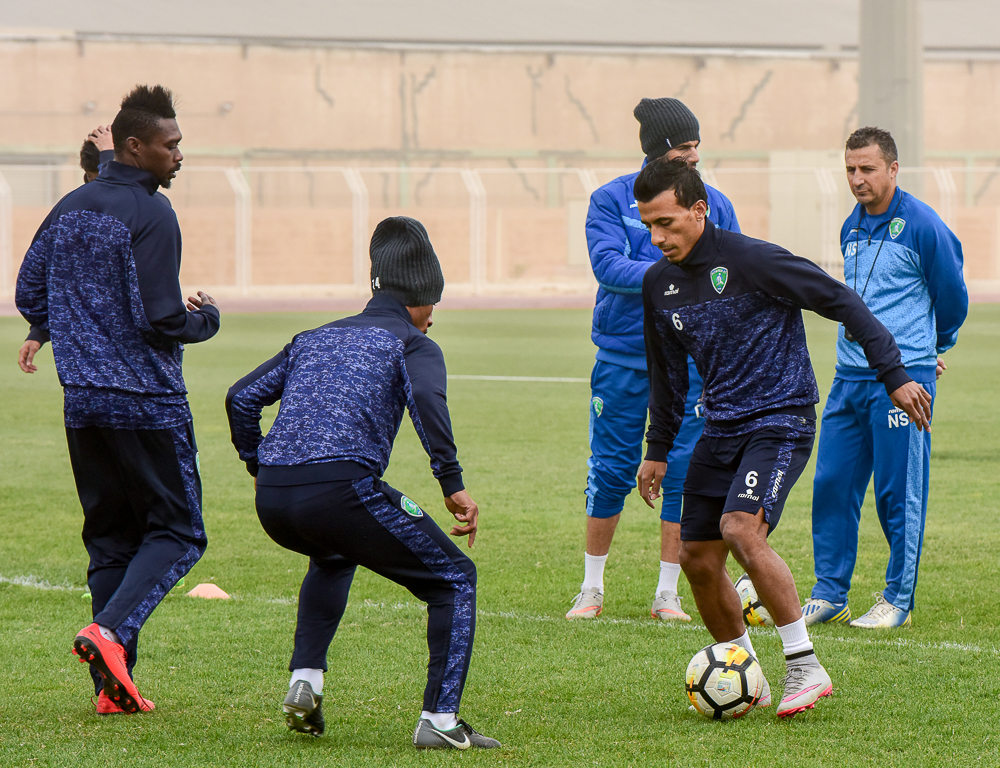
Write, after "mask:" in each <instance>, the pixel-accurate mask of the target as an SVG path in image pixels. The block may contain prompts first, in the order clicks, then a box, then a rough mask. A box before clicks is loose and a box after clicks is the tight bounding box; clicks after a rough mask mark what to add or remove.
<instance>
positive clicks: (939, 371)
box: [934, 357, 948, 379]
mask: <svg viewBox="0 0 1000 768" xmlns="http://www.w3.org/2000/svg"><path fill="white" fill-rule="evenodd" d="M947 370H948V366H947V365H945V364H944V360H943V359H942V358H940V357H939V358H938V359H937V368H936V369H935V370H934V378H935V379H940V378H941V374H942V373H944V372H945V371H947Z"/></svg>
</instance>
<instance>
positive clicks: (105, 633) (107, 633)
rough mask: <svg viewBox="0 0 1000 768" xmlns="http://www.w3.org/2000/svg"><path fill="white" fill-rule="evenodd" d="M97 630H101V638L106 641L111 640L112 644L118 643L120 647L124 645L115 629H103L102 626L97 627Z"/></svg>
mask: <svg viewBox="0 0 1000 768" xmlns="http://www.w3.org/2000/svg"><path fill="white" fill-rule="evenodd" d="M97 628H98V629H99V630H101V636H102V637H103V638H104V639H105V640H110V641H111V642H112V643H118V645H121V644H122V641H121V640H119V639H118V635H117V634H115V631H114V630H113V629H108V628H107V627H102V626H101V625H100V624H98V625H97Z"/></svg>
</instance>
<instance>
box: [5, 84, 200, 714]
mask: <svg viewBox="0 0 1000 768" xmlns="http://www.w3.org/2000/svg"><path fill="white" fill-rule="evenodd" d="M111 132H112V136H113V139H114V148H115V154H114V160H113V161H112V162H110V163H108V165H107V167H106V169H105V172H104V173H103V174H102V175H100V176H99V177H98V178H97V179H96V180H95V181H93V182H92V183H89V184H85V185H83V186H82V187H79V188H78V189H76V190H74V191H72V192H70V193H69V194H68V195H66V196H65V197H64V198H63V199H62V200H60V201H59V203H57V204H56V206H55V208H53V209H52V212H51V213H50V214H49V215H48V217H47V218H46V219H45V221H44V222H42V225H41V227H39V229H38V232H37V233H36V234H35V238H34V240H33V241H32V244H31V247H30V248H29V249H28V252H27V254H26V255H25V257H24V262H23V263H22V265H21V270H20V272H19V274H18V280H17V291H16V296H15V300H16V303H17V307H18V310H19V311H20V312H21V314H22V315H23V316H24V318H25V319H26V320H28V322H29V323H31V325H32V326H33V327H34V328H37V329H39V330H40V331H42V332H43V333H44V334H47V335H48V336H49V337H50V338H51V341H52V350H53V356H54V358H55V364H56V370H57V371H58V373H59V381H60V383H61V384H62V386H63V391H64V411H65V423H66V439H67V443H68V444H69V455H70V462H71V464H72V467H73V475H74V477H75V479H76V486H77V491H78V493H79V496H80V503H81V505H82V506H83V514H84V523H83V542H84V546H85V547H86V548H87V553H88V554H89V556H90V564H89V567H88V569H87V584H88V586H89V588H90V593H91V596H92V607H93V615H94V622H93V623H92V624H90V625H89V626H87V627H84V628H83V629H82V630H80V632H79V633H78V634H77V636H76V639H75V640H74V643H73V646H74V647H73V652H74V653H76V654H77V655H78V656H79V657H80V661H87V662H89V663H90V665H91V675H92V676H93V678H94V684H95V691H96V692H97V694H98V700H97V712H98V713H99V714H115V713H121V712H125V713H135V712H147V711H149V710H151V709H153V704H152V702H150V701H149V700H148V699H145V698H143V697H142V696H141V695H140V694H139V691H138V689H137V688H136V686H135V683H134V682H133V680H132V669H133V668H134V666H135V662H136V648H137V642H138V635H139V631H140V629H141V628H142V626H143V624H144V623H145V621H146V620H147V619H148V618H149V615H150V613H152V611H153V609H154V608H155V607H156V606H157V605H158V604H159V602H160V601H161V600H162V599H163V597H164V595H166V593H167V592H169V591H170V589H171V587H173V586H174V584H175V583H176V582H177V581H179V580H180V579H181V577H183V576H184V574H185V573H187V572H188V571H189V570H190V569H191V566H193V565H194V564H195V562H197V561H198V559H199V558H200V557H201V555H202V553H203V552H204V551H205V545H206V538H205V529H204V525H203V522H202V515H201V480H200V476H199V470H198V449H197V446H196V444H195V439H194V430H193V427H192V422H191V410H190V408H189V407H188V402H187V397H186V395H187V391H186V389H185V386H184V378H183V375H182V372H181V356H182V353H183V345H184V344H185V343H194V342H199V341H205V340H206V339H209V338H211V337H212V336H214V335H215V333H216V332H217V331H218V329H219V310H218V308H217V306H216V304H215V301H214V300H213V299H212V297H211V296H209V295H207V294H205V293H202V292H200V291H199V292H198V295H197V297H189V298H188V300H187V303H186V304H185V302H184V300H183V296H182V294H181V289H180V283H179V279H178V278H179V271H180V259H181V234H180V228H179V227H178V225H177V217H176V215H174V212H173V210H172V209H171V208H170V207H169V205H165V204H164V202H163V201H162V200H159V199H157V198H156V197H155V194H156V192H157V190H158V189H159V188H160V187H164V188H168V187H169V186H170V182H171V179H173V178H174V176H175V175H176V173H177V171H178V170H179V169H180V167H181V160H183V155H182V154H181V151H180V149H179V148H178V144H179V143H180V141H181V132H180V129H179V128H178V126H177V120H176V112H175V111H174V107H173V99H172V96H171V93H170V91H169V90H167V89H166V88H163V87H162V86H159V85H157V86H153V87H148V86H137V87H136V88H135V89H134V90H133V91H132V92H131V93H129V94H128V95H127V96H126V97H125V98H124V99H123V100H122V103H121V110H120V111H119V112H118V115H117V116H116V117H115V120H114V122H113V124H112V127H111ZM164 199H165V198H164Z"/></svg>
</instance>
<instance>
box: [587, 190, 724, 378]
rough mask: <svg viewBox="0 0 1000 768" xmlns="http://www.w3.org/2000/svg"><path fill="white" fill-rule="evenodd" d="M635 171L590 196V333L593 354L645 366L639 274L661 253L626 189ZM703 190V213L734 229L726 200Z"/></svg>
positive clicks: (588, 213) (615, 361) (720, 225)
mask: <svg viewBox="0 0 1000 768" xmlns="http://www.w3.org/2000/svg"><path fill="white" fill-rule="evenodd" d="M638 175H639V172H638V171H636V172H635V173H630V174H628V175H626V176H619V177H618V178H617V179H614V180H613V181H610V182H608V183H607V184H605V185H604V186H603V187H601V188H600V189H598V190H597V191H595V192H594V194H593V195H591V196H590V210H589V211H588V212H587V248H588V249H589V250H590V263H591V266H592V267H593V269H594V277H596V278H597V283H598V285H599V286H600V287H599V288H598V289H597V305H596V306H595V307H594V325H593V331H592V333H591V338H592V339H593V340H594V344H596V345H597V347H598V350H597V359H598V360H601V361H604V362H608V363H615V364H616V365H621V366H624V367H626V368H633V369H635V370H639V371H644V370H646V347H645V344H644V342H643V337H642V278H643V276H644V275H645V274H646V270H647V269H649V268H650V267H651V266H653V264H655V263H656V262H657V261H659V260H660V259H661V258H662V256H663V254H662V253H660V249H659V248H657V247H655V246H654V245H653V243H652V242H651V241H650V239H649V231H648V230H647V229H646V227H645V225H643V223H642V222H641V221H640V220H639V207H638V203H636V201H635V195H634V194H633V193H632V186H633V184H634V183H635V179H636V177H637V176H638ZM705 190H706V191H707V192H708V218H709V219H710V220H711V221H712V223H714V224H715V225H716V226H717V227H719V228H720V229H727V230H730V231H731V232H739V231H740V225H739V223H738V222H737V221H736V213H735V212H734V211H733V204H732V203H730V202H729V199H728V198H727V197H726V196H725V195H723V194H722V193H721V192H719V190H717V189H715V188H714V187H710V186H708V185H707V184H706V185H705Z"/></svg>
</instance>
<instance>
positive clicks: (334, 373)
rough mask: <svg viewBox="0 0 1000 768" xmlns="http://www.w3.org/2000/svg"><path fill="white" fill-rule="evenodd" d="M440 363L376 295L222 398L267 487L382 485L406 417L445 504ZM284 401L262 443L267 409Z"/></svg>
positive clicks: (449, 476) (451, 451)
mask: <svg viewBox="0 0 1000 768" xmlns="http://www.w3.org/2000/svg"><path fill="white" fill-rule="evenodd" d="M447 378H448V377H447V371H446V370H445V365H444V355H442V353H441V348H440V347H438V345H437V344H435V343H434V342H433V341H432V340H431V339H430V338H429V337H428V336H427V335H426V334H424V333H421V332H420V331H419V330H417V328H416V327H415V326H414V325H413V323H412V321H411V320H410V315H409V313H408V312H407V310H406V307H405V306H403V304H402V303H401V302H400V301H399V300H398V299H396V298H394V297H392V296H389V295H388V294H386V293H381V292H380V293H378V294H376V295H375V296H374V297H373V298H372V300H371V301H370V302H368V306H366V307H365V310H364V311H363V312H362V313H361V314H360V315H355V316H354V317H347V318H344V319H342V320H336V321H334V322H332V323H328V324H326V325H324V326H321V327H319V328H315V329H313V330H311V331H305V332H303V333H300V334H298V335H297V336H296V337H295V338H294V339H292V341H291V343H290V344H288V345H287V346H286V347H285V348H284V349H283V350H282V351H281V352H279V353H278V354H277V355H275V356H274V357H273V358H271V359H270V360H268V361H267V362H266V363H264V364H263V365H261V366H260V367H258V368H257V369H256V370H255V371H253V372H251V373H250V374H248V375H247V376H245V377H243V378H242V379H240V380H239V381H238V382H237V383H236V384H234V385H233V386H232V388H230V390H229V394H228V396H227V397H226V412H227V413H228V415H229V424H230V429H231V431H232V439H233V445H235V446H236V450H237V451H238V452H239V455H240V458H241V459H242V460H243V461H244V462H246V465H247V470H248V471H249V472H250V474H252V475H254V476H255V477H259V478H260V480H261V481H262V482H264V481H266V483H267V484H270V485H299V484H304V483H316V482H323V481H326V480H339V479H347V478H353V477H361V476H364V475H367V474H373V475H375V476H377V477H381V476H382V475H383V474H384V473H385V470H386V467H387V466H388V465H389V454H390V453H391V452H392V444H393V441H394V440H395V438H396V433H397V432H398V431H399V425H400V423H401V421H402V418H403V411H404V410H405V409H408V410H409V412H410V419H411V420H412V421H413V426H414V428H415V429H416V431H417V435H418V436H419V437H420V441H421V443H422V444H423V446H424V449H425V450H426V451H427V453H428V455H429V456H430V458H431V470H432V471H433V473H434V477H435V478H437V480H438V482H439V483H440V484H441V490H442V492H443V493H444V495H445V496H451V495H452V494H453V493H457V492H458V491H461V490H463V488H464V487H465V486H464V485H463V483H462V467H461V466H460V465H459V463H458V459H457V457H456V449H455V442H454V440H453V438H452V432H451V419H450V417H449V414H448V404H447V398H446V387H447ZM278 400H281V408H280V410H279V411H278V416H277V418H276V419H275V421H274V424H273V425H272V427H271V429H270V431H268V433H267V436H266V437H262V435H261V431H260V417H261V411H262V409H263V408H264V406H267V405H272V404H273V403H275V402H277V401H278Z"/></svg>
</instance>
